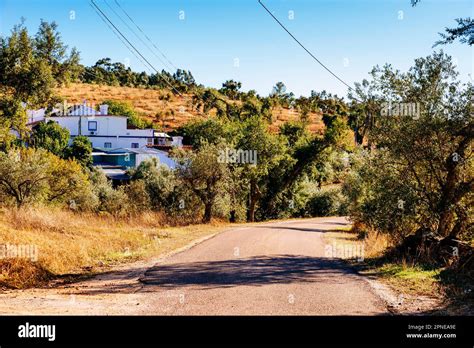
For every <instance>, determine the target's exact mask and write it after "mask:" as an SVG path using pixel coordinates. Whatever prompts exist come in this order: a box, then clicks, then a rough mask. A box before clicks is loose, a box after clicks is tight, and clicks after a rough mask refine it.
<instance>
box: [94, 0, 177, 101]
mask: <svg viewBox="0 0 474 348" xmlns="http://www.w3.org/2000/svg"><path fill="white" fill-rule="evenodd" d="M91 3H92V4H93V5H94V7H95V8H96V9H97V10H98V11H99V12H100V13H101V14H102V15H103V16H104V18H105V19H106V20H107V22H109V23H110V24H111V25H112V27H114V29H115V30H116V31H117V32H118V33H119V34H120V36H121V37H122V38H123V39H124V40H125V41H126V42H127V43H128V44H129V45H130V46H131V47H132V48H133V49H134V50H135V52H137V53H138V55H139V56H140V57H142V58H143V60H144V61H145V62H146V63H147V64H148V65H149V66H150V67H151V68H152V69H153V70H155V72H156V73H157V76H159V77H160V78H161V79H162V80H163V81H165V82H166V84H168V86H169V87H170V88H171V89H172V90H174V91H175V92H176V93H177V94H178V95H179V96H181V97H183V95H182V94H181V93H180V92H179V91H178V90H177V89H176V88H175V87H174V86H173V85H172V84H171V83H169V81H168V80H166V79H164V78H163V77H162V76H161V74H160V72H159V71H158V70H157V69H156V68H155V67H154V66H153V64H151V63H150V62H149V61H148V59H146V58H145V57H144V56H143V54H141V52H140V51H139V50H138V49H137V48H136V47H135V46H134V45H133V44H132V43H131V42H130V41H129V40H128V39H127V37H126V36H125V35H123V34H122V32H121V31H120V29H118V28H117V27H116V26H115V24H114V23H113V22H112V21H111V20H110V19H109V17H108V16H107V15H106V14H105V13H104V12H103V11H102V10H101V9H100V7H99V6H98V5H97V4H96V3H95V2H94V0H91Z"/></svg>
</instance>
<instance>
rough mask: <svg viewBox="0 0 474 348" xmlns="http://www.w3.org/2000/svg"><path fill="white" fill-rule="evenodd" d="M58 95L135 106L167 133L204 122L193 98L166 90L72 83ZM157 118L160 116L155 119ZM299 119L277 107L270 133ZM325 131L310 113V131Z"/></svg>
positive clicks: (71, 99) (76, 100) (318, 118)
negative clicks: (287, 122) (188, 123)
mask: <svg viewBox="0 0 474 348" xmlns="http://www.w3.org/2000/svg"><path fill="white" fill-rule="evenodd" d="M57 92H58V94H59V95H60V96H61V97H63V98H64V99H65V100H66V101H67V102H68V103H82V102H84V101H87V103H91V104H100V103H101V102H102V101H104V100H106V99H110V100H117V101H127V102H129V103H131V104H132V105H133V107H134V108H135V109H136V110H137V111H138V112H139V113H140V115H141V116H142V117H143V118H145V119H148V120H150V121H153V122H154V123H155V124H156V125H157V126H158V125H159V126H160V127H161V128H162V129H163V130H165V131H169V130H172V129H174V128H176V127H179V126H180V125H182V124H184V123H186V122H189V121H191V120H193V119H202V118H205V116H204V115H202V114H200V113H199V112H197V111H196V110H193V109H192V95H189V94H188V95H184V98H183V97H180V96H176V95H174V94H172V93H170V92H169V91H167V90H153V89H144V88H132V87H118V86H107V85H96V84H84V83H73V84H70V85H69V86H67V87H62V88H60V89H58V90H57ZM157 114H158V115H159V116H156V115H157ZM211 116H212V113H211ZM298 119H299V114H298V112H297V111H292V110H290V109H288V108H282V107H275V108H274V109H273V124H272V126H271V129H272V130H274V131H276V130H277V129H278V127H279V126H280V125H281V124H283V123H284V122H286V121H289V120H298ZM323 127H324V125H323V123H322V120H321V116H320V115H319V114H316V113H310V114H309V126H308V128H309V130H310V131H311V132H314V133H319V132H320V131H321V130H322V129H323Z"/></svg>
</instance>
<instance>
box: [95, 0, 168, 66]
mask: <svg viewBox="0 0 474 348" xmlns="http://www.w3.org/2000/svg"><path fill="white" fill-rule="evenodd" d="M104 2H105V4H106V5H107V6H108V7H109V8H110V10H111V11H112V12H113V13H114V14H115V15H116V16H117V17H118V18H119V19H120V21H121V22H122V23H123V24H125V26H126V27H127V28H128V29H129V30H130V31H131V32H132V33H133V35H135V36H136V37H137V39H138V40H140V42H141V43H142V44H143V45H145V47H146V48H147V49H148V50H149V51H150V52H151V53H152V54H153V55H154V56H155V57H156V58H158V60H159V61H160V62H161V64H163V65H164V66H165V67H166V68H168V69H169V70H173V69H172V68H170V66H169V65H168V64H167V63H166V62H165V61H163V59H161V57H159V56H158V55H157V54H156V53H155V52H154V51H153V49H151V48H150V46H148V44H147V43H146V42H145V41H144V40H143V39H142V38H141V37H140V35H138V34H137V33H136V31H135V30H133V28H131V27H130V25H129V24H128V23H127V22H126V21H125V20H124V19H123V17H122V16H120V15H119V14H118V13H117V11H115V10H114V8H113V7H112V6H111V5H110V4H109V3H108V2H107V0H104Z"/></svg>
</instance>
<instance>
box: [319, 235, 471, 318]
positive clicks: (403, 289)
mask: <svg viewBox="0 0 474 348" xmlns="http://www.w3.org/2000/svg"><path fill="white" fill-rule="evenodd" d="M325 239H326V242H327V243H329V244H336V245H338V244H339V245H359V249H358V250H360V244H363V246H364V249H363V250H364V257H363V260H361V259H360V258H358V259H347V260H346V261H347V262H349V263H350V264H351V265H352V266H354V267H355V268H356V269H357V270H358V272H359V273H360V274H363V275H366V276H368V277H371V278H373V279H374V278H375V279H377V280H378V281H380V282H382V283H384V284H386V285H388V286H389V287H390V288H391V289H392V290H394V291H395V293H397V294H399V295H400V294H402V295H404V296H409V297H411V298H421V297H426V298H433V299H436V300H438V303H443V305H442V308H433V310H431V311H429V313H427V314H430V313H431V314H468V315H473V303H474V302H473V299H472V293H471V289H472V287H473V284H472V279H467V278H466V277H465V276H461V275H458V274H455V273H454V272H453V271H452V270H450V269H449V268H446V267H436V266H432V265H425V264H415V263H412V262H409V261H407V260H404V259H398V260H395V259H389V258H387V257H385V252H386V251H387V249H388V248H389V247H390V246H391V243H390V241H389V240H388V238H387V237H386V236H384V235H380V234H379V235H377V234H376V233H373V232H369V233H368V234H367V235H365V238H363V239H361V238H360V237H359V235H358V234H357V233H355V232H352V231H351V230H349V229H344V230H342V229H341V230H335V231H331V232H328V233H326V234H325ZM413 311H416V308H415V309H414V310H413Z"/></svg>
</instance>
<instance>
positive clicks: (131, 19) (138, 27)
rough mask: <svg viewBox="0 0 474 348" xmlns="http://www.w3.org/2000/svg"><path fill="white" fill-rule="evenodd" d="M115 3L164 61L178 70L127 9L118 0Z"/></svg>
mask: <svg viewBox="0 0 474 348" xmlns="http://www.w3.org/2000/svg"><path fill="white" fill-rule="evenodd" d="M114 1H115V3H116V4H117V6H118V7H120V9H121V10H122V12H123V13H125V15H126V16H127V17H128V19H130V21H131V22H132V23H133V24H135V26H136V27H137V29H138V30H140V32H141V33H142V34H143V35H144V36H145V38H146V39H147V40H148V41H149V42H150V43H151V44H152V45H153V47H154V48H155V49H156V50H157V51H158V52H159V53H160V54H161V55H162V56H163V58H164V59H166V60H167V61H168V63H169V64H171V66H173V68H175V69H176V70H178V68H177V67H176V66H175V65H174V64H173V63H172V62H171V61H170V60H169V59H168V57H167V56H166V55H165V54H164V53H163V52H162V51H161V50H160V49H159V48H158V47H157V45H156V44H155V43H154V42H153V41H152V40H151V39H150V38H149V37H148V35H147V34H146V33H145V32H144V31H143V30H142V28H141V27H140V26H139V25H138V24H137V23H136V22H135V21H134V20H133V18H132V17H131V16H130V15H129V14H128V12H127V11H125V9H124V8H123V7H122V6H121V5H120V3H119V2H118V1H117V0H114Z"/></svg>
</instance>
